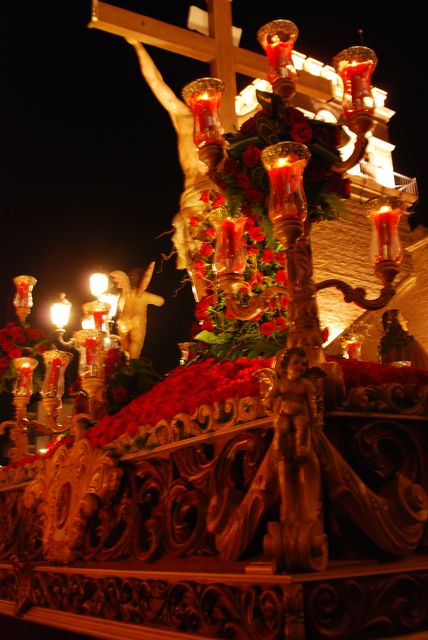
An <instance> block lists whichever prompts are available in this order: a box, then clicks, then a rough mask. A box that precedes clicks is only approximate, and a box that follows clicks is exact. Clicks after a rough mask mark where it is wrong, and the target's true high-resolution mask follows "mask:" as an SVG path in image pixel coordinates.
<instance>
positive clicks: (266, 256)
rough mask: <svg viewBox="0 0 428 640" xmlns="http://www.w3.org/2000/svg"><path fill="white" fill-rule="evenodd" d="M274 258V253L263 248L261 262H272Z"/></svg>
mask: <svg viewBox="0 0 428 640" xmlns="http://www.w3.org/2000/svg"><path fill="white" fill-rule="evenodd" d="M273 260H275V254H274V252H273V251H272V250H271V249H265V250H264V251H263V255H262V262H272V261H273Z"/></svg>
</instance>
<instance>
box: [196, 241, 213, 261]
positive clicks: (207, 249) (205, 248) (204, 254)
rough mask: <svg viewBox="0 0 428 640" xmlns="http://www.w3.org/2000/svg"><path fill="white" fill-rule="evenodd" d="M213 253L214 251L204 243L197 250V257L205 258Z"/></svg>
mask: <svg viewBox="0 0 428 640" xmlns="http://www.w3.org/2000/svg"><path fill="white" fill-rule="evenodd" d="M213 251H214V249H213V248H212V246H211V245H210V244H207V243H204V244H203V245H201V248H200V249H199V255H201V256H202V257H203V258H206V257H208V256H210V255H211V254H212V252H213Z"/></svg>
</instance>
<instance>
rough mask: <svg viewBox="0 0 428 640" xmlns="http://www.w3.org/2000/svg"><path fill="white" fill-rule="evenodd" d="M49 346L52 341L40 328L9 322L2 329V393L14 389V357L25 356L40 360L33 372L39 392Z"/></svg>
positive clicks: (0, 352)
mask: <svg viewBox="0 0 428 640" xmlns="http://www.w3.org/2000/svg"><path fill="white" fill-rule="evenodd" d="M49 348H50V341H49V340H48V339H47V337H46V336H45V334H44V333H43V331H41V330H40V329H35V328H33V327H23V326H21V325H19V324H16V323H15V322H8V323H7V324H6V326H5V327H3V329H0V393H1V392H3V391H7V392H10V391H12V386H13V381H14V379H15V377H16V370H15V367H14V365H13V359H14V358H21V357H24V356H25V357H28V356H30V357H32V358H36V360H38V361H39V366H38V367H36V369H35V370H34V374H33V388H34V393H37V392H38V391H39V389H40V386H41V383H42V380H43V373H44V367H43V359H42V353H43V352H44V351H46V350H47V349H49ZM40 365H41V366H40Z"/></svg>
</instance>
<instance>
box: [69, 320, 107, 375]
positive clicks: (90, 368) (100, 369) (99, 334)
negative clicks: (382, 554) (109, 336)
mask: <svg viewBox="0 0 428 640" xmlns="http://www.w3.org/2000/svg"><path fill="white" fill-rule="evenodd" d="M74 339H75V343H76V346H77V348H78V350H79V356H80V357H79V375H80V376H81V377H82V378H103V377H104V356H105V353H104V349H103V344H104V332H103V331H99V330H97V329H81V330H80V331H76V333H75V334H74Z"/></svg>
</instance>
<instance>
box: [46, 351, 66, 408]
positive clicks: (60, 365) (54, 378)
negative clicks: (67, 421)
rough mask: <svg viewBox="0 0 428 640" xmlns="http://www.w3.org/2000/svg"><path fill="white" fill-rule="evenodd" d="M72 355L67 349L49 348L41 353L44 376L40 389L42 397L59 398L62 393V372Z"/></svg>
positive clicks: (63, 372)
mask: <svg viewBox="0 0 428 640" xmlns="http://www.w3.org/2000/svg"><path fill="white" fill-rule="evenodd" d="M72 359H73V355H72V354H71V353H68V352H67V351H59V350H58V349H49V350H48V351H45V352H44V353H43V361H44V363H45V377H44V379H43V385H42V389H41V392H40V393H41V396H42V398H61V397H62V395H63V393H64V374H65V370H66V368H67V366H68V364H69V362H70V361H71V360H72Z"/></svg>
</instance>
